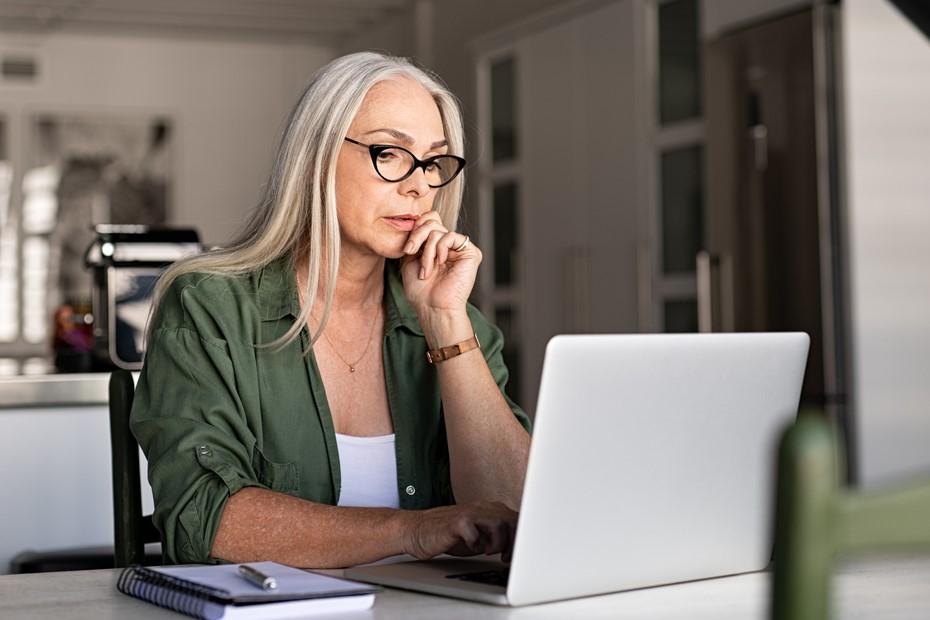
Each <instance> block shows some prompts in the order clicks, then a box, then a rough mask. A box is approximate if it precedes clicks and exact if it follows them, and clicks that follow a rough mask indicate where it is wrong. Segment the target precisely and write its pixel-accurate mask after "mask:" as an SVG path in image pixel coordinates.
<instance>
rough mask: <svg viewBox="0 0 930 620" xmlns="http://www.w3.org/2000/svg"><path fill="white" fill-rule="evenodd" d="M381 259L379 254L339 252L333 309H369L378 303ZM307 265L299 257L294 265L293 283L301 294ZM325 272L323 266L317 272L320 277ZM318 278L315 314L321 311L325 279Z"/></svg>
mask: <svg viewBox="0 0 930 620" xmlns="http://www.w3.org/2000/svg"><path fill="white" fill-rule="evenodd" d="M384 263H385V259H384V257H381V256H376V255H367V256H358V255H355V254H354V253H352V252H342V253H341V256H340V257H339V270H338V272H337V275H336V289H335V291H334V292H333V310H334V311H338V312H339V313H343V312H349V313H352V312H359V311H361V312H370V311H371V308H372V307H374V306H377V305H380V304H381V300H382V299H383V297H384ZM307 269H308V264H307V259H302V260H301V261H300V262H299V263H298V268H297V286H298V287H299V288H300V290H301V297H302V298H303V291H305V290H306V286H307ZM325 273H326V268H325V266H323V267H322V273H321V276H323V277H324V278H325ZM322 280H323V278H321V289H320V291H319V293H318V294H317V296H316V299H315V300H314V307H313V314H314V315H315V316H318V317H319V316H322V315H323V307H324V306H325V304H326V293H325V288H324V287H325V283H324V282H323V281H322Z"/></svg>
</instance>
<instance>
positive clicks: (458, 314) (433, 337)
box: [419, 309, 475, 349]
mask: <svg viewBox="0 0 930 620" xmlns="http://www.w3.org/2000/svg"><path fill="white" fill-rule="evenodd" d="M419 319H420V326H421V327H422V328H423V335H424V336H426V344H427V345H428V346H429V348H430V349H438V348H440V347H446V346H449V345H451V344H455V343H457V342H461V341H463V340H467V339H468V338H471V337H472V336H474V335H475V330H474V328H473V327H472V325H471V321H470V320H469V318H468V313H467V312H465V310H464V309H463V310H460V311H447V310H441V311H427V312H422V313H419Z"/></svg>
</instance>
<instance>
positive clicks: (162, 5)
mask: <svg viewBox="0 0 930 620" xmlns="http://www.w3.org/2000/svg"><path fill="white" fill-rule="evenodd" d="M412 1H413V0H0V31H5V32H19V33H32V34H48V33H52V32H81V33H90V32H94V33H113V34H146V33H149V34H155V35H182V36H183V35H190V36H198V37H205V36H215V37H223V38H259V39H264V38H268V39H275V40H278V41H280V40H282V39H286V40H295V41H303V42H309V43H320V44H335V43H338V42H339V41H340V40H342V39H343V38H345V37H347V36H350V35H352V34H353V33H356V32H358V31H359V30H360V29H362V28H365V27H366V26H371V25H374V24H377V23H378V22H379V21H382V20H385V19H388V18H390V17H392V16H393V15H395V14H398V13H401V12H403V11H406V10H408V9H409V8H410V7H411V4H412Z"/></svg>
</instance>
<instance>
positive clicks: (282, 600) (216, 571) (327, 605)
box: [116, 562, 378, 620]
mask: <svg viewBox="0 0 930 620" xmlns="http://www.w3.org/2000/svg"><path fill="white" fill-rule="evenodd" d="M250 566H253V567H255V568H257V569H259V570H260V571H261V572H263V573H264V574H266V575H268V576H269V577H274V579H275V580H276V581H277V588H276V589H274V590H262V589H261V588H260V587H257V586H255V585H254V584H252V583H250V582H249V581H247V580H246V579H244V578H242V576H241V575H239V565H238V564H221V565H219V566H159V567H143V566H130V567H129V568H126V569H124V570H123V572H122V573H121V574H120V577H119V580H118V581H117V584H116V587H117V589H118V590H119V591H120V592H122V593H124V594H128V595H129V596H133V597H135V598H138V599H142V600H144V601H148V602H149V603H154V604H155V605H158V606H159V607H164V608H165V609H171V610H173V611H177V612H180V613H182V614H186V615H188V616H193V617H194V618H204V619H205V620H213V619H217V618H228V619H234V620H242V619H246V618H269V619H270V618H298V617H304V616H309V615H315V614H329V613H334V612H344V611H359V610H365V609H369V608H370V607H371V606H372V604H374V600H375V592H376V591H377V590H378V588H377V587H372V586H369V585H367V584H363V583H356V582H354V581H348V580H345V579H338V578H336V577H329V576H328V575H321V574H319V573H311V572H308V571H304V570H300V569H299V568H292V567H290V566H285V565H283V564H278V563H276V562H254V563H250Z"/></svg>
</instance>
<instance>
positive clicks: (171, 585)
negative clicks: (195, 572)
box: [116, 566, 229, 618]
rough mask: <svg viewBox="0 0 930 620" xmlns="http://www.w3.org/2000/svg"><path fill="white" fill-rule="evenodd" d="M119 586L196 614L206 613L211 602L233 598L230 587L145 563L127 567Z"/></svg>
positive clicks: (150, 599)
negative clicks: (206, 583)
mask: <svg viewBox="0 0 930 620" xmlns="http://www.w3.org/2000/svg"><path fill="white" fill-rule="evenodd" d="M116 589H117V590H119V591H120V592H122V593H123V594H128V595H129V596H133V597H135V598H139V599H142V600H145V601H148V602H150V603H154V604H155V605H158V606H159V607H163V608H165V609H170V610H172V611H176V612H179V613H182V614H185V615H187V616H192V617H194V618H203V617H205V615H204V611H205V607H206V606H207V605H208V604H209V603H218V604H220V605H222V604H225V603H227V602H228V600H229V593H228V592H226V590H220V589H216V588H210V587H207V586H202V585H199V584H195V583H190V582H188V581H184V580H183V579H178V578H177V577H173V576H171V575H165V574H164V573H159V572H156V571H153V570H150V569H148V568H145V567H144V566H129V567H127V568H125V569H123V572H122V573H120V576H119V579H118V580H117V582H116Z"/></svg>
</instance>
